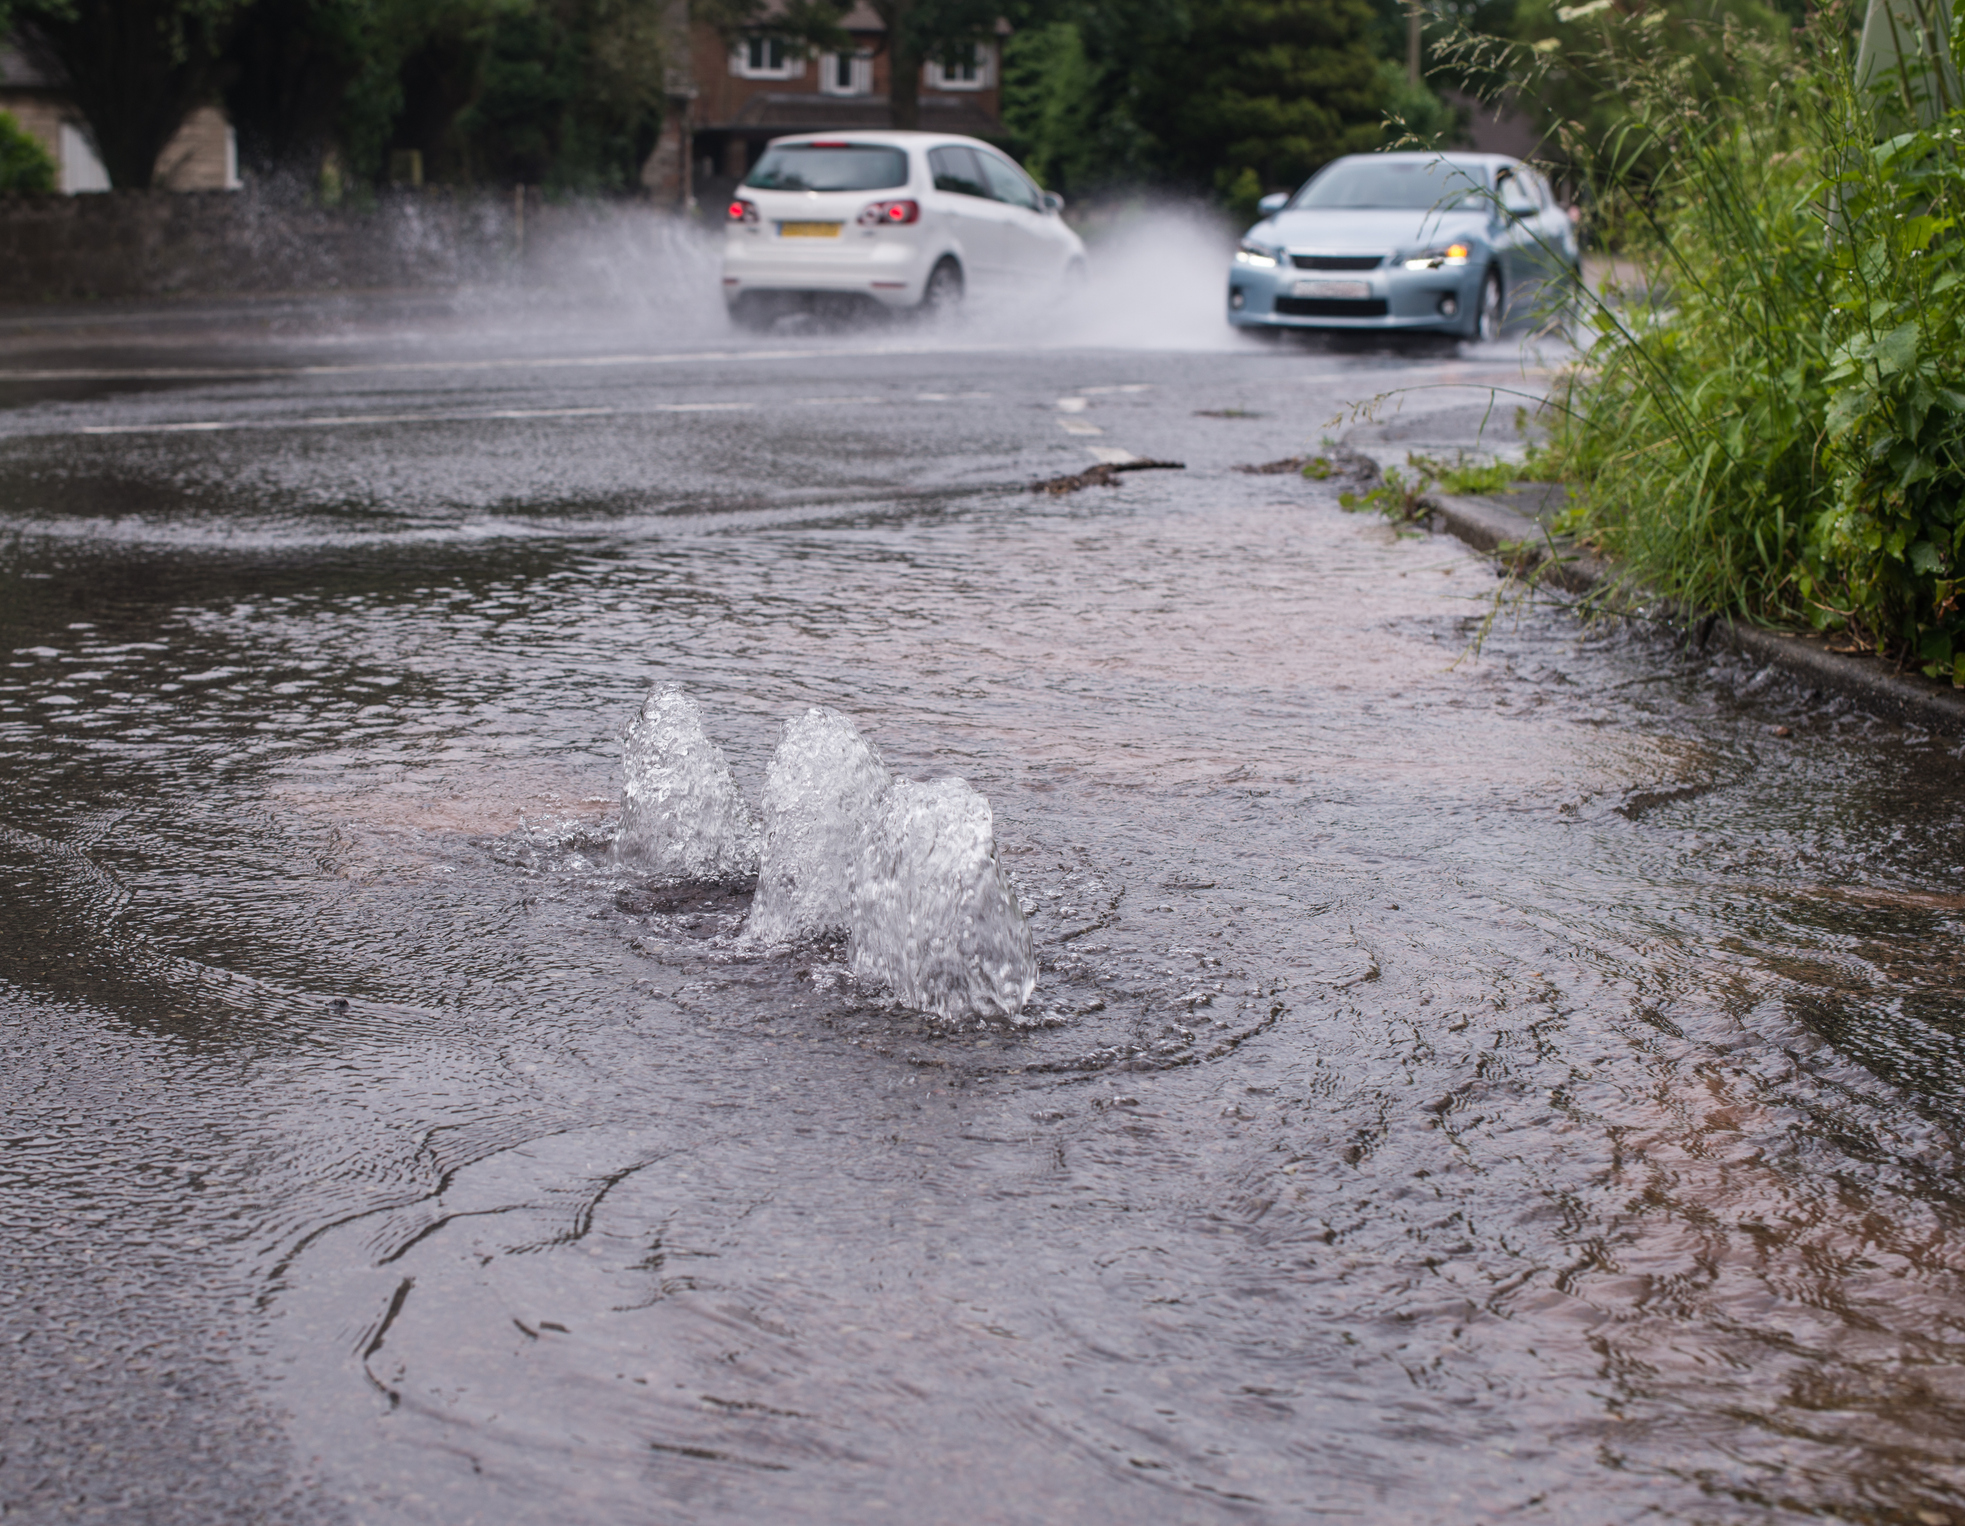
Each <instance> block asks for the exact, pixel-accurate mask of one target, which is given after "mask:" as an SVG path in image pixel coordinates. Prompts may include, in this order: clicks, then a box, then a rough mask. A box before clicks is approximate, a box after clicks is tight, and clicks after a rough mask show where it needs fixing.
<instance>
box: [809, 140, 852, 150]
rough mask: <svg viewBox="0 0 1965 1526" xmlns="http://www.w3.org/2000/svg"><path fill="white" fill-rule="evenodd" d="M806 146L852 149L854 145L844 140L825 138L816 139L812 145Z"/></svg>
mask: <svg viewBox="0 0 1965 1526" xmlns="http://www.w3.org/2000/svg"><path fill="white" fill-rule="evenodd" d="M805 146H806V147H807V148H851V147H852V146H853V145H852V144H850V143H848V142H846V141H845V140H844V139H839V140H834V139H832V138H824V139H819V138H814V139H813V140H812V141H811V142H810V143H808V144H806V145H805Z"/></svg>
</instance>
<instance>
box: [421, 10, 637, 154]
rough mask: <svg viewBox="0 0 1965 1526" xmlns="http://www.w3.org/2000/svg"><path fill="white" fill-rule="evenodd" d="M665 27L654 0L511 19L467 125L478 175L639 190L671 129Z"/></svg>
mask: <svg viewBox="0 0 1965 1526" xmlns="http://www.w3.org/2000/svg"><path fill="white" fill-rule="evenodd" d="M660 20H661V17H660V12H659V11H658V10H657V9H656V8H655V7H654V6H652V5H650V4H648V3H646V0H559V3H555V4H547V5H539V6H536V7H534V8H532V9H528V10H512V11H508V12H507V13H505V14H504V15H503V16H501V17H500V18H499V20H498V23H497V25H496V27H495V29H494V30H493V32H492V36H491V42H490V46H489V48H488V49H487V52H486V57H485V64H484V71H483V84H482V88H481V89H480V91H479V92H478V95H477V97H476V99H475V100H474V101H473V102H472V104H471V105H470V106H469V107H468V108H467V109H466V110H465V111H464V112H463V114H462V115H461V116H460V118H459V119H458V133H459V136H460V137H461V139H462V140H463V143H464V145H465V153H466V156H467V173H468V175H469V177H470V178H472V179H475V180H491V181H497V182H511V181H518V182H521V183H525V184H533V185H545V186H547V187H549V188H552V189H559V190H624V189H627V188H629V187H631V186H632V185H633V184H634V183H635V176H636V173H637V171H638V170H639V168H640V166H641V162H642V160H643V159H645V158H646V157H647V155H648V152H649V150H650V149H651V148H653V147H654V143H655V134H656V131H657V130H658V129H659V127H660V125H661V115H662V106H663V101H662V93H661V89H662V78H663V75H662V64H663V46H662V44H663V39H662V36H661V33H660V29H659V27H660Z"/></svg>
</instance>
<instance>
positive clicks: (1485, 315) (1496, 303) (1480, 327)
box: [1467, 265, 1502, 344]
mask: <svg viewBox="0 0 1965 1526" xmlns="http://www.w3.org/2000/svg"><path fill="white" fill-rule="evenodd" d="M1501 303H1502V297H1501V272H1500V271H1498V270H1496V269H1495V268H1494V267H1493V266H1492V265H1490V266H1489V267H1488V270H1487V274H1486V276H1484V277H1483V278H1482V280H1481V299H1480V301H1479V302H1478V303H1476V304H1475V305H1474V322H1473V327H1472V329H1471V330H1470V331H1469V333H1468V336H1467V337H1468V338H1470V339H1472V340H1473V341H1474V342H1475V343H1476V344H1489V343H1491V342H1492V341H1494V340H1496V339H1499V338H1500V337H1501Z"/></svg>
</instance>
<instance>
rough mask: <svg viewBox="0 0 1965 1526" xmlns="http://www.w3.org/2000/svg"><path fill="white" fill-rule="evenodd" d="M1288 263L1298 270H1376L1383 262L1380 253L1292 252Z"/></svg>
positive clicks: (1382, 256) (1383, 258)
mask: <svg viewBox="0 0 1965 1526" xmlns="http://www.w3.org/2000/svg"><path fill="white" fill-rule="evenodd" d="M1290 263H1291V264H1292V265H1294V266H1295V267H1296V268H1297V269H1298V270H1376V269H1378V267H1379V266H1380V265H1383V264H1384V263H1385V256H1384V255H1382V254H1293V255H1291V256H1290Z"/></svg>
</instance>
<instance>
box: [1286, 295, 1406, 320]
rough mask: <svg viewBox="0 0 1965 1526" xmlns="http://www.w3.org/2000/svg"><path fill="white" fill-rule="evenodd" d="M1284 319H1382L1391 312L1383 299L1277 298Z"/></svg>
mask: <svg viewBox="0 0 1965 1526" xmlns="http://www.w3.org/2000/svg"><path fill="white" fill-rule="evenodd" d="M1276 311H1277V312H1279V313H1281V314H1282V315H1283V316H1284V317H1285V318H1383V317H1384V316H1385V315H1386V313H1388V312H1389V311H1391V309H1390V308H1389V307H1387V306H1386V303H1385V299H1384V298H1383V297H1278V298H1277V299H1276Z"/></svg>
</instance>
